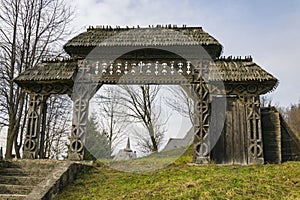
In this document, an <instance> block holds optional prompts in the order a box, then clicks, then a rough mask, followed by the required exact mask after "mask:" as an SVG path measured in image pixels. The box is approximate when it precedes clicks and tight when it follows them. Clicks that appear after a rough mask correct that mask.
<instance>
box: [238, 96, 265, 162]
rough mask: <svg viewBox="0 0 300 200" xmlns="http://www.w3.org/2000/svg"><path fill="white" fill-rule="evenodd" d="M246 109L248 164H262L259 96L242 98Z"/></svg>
mask: <svg viewBox="0 0 300 200" xmlns="http://www.w3.org/2000/svg"><path fill="white" fill-rule="evenodd" d="M243 99H244V102H245V103H246V107H247V135H248V164H263V163H264V157H263V142H262V128H261V114H260V100H259V96H249V97H243Z"/></svg>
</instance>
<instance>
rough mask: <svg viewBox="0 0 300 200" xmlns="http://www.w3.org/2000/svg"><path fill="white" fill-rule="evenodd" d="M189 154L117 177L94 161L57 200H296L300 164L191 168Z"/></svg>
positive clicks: (299, 192) (299, 195)
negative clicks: (89, 168) (144, 170)
mask: <svg viewBox="0 0 300 200" xmlns="http://www.w3.org/2000/svg"><path fill="white" fill-rule="evenodd" d="M190 155H191V154H190V152H187V153H186V154H184V155H182V156H181V157H180V158H179V159H178V160H177V161H176V162H173V163H172V164H171V165H168V166H167V167H165V168H163V169H161V170H156V171H152V172H146V173H126V172H120V171H117V170H115V169H112V168H110V167H108V166H107V165H104V164H102V163H101V162H96V164H95V166H94V168H93V169H91V170H89V171H86V172H85V173H83V174H81V175H80V177H79V178H78V179H77V180H76V181H75V182H74V183H72V184H70V185H69V186H68V187H67V188H66V189H65V190H64V192H63V193H62V194H59V195H58V196H57V197H56V199H81V200H84V199H113V200H114V199H159V200H160V199H300V162H286V163H284V164H282V165H251V166H236V165H233V166H220V165H214V164H211V165H189V164H188V163H189V162H191V156H190ZM171 157H172V156H171ZM161 159H167V158H166V157H163V158H158V157H157V156H156V157H155V156H154V155H153V156H150V157H148V158H145V159H140V160H141V161H143V162H148V165H151V163H153V162H162V163H164V161H159V160H161ZM119 164H121V162H120V163H119ZM126 166H127V167H128V165H126Z"/></svg>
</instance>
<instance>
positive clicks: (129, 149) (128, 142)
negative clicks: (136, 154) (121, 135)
mask: <svg viewBox="0 0 300 200" xmlns="http://www.w3.org/2000/svg"><path fill="white" fill-rule="evenodd" d="M124 150H125V151H129V152H131V151H132V150H131V148H130V139H129V137H128V139H127V144H126V147H125V149H124Z"/></svg>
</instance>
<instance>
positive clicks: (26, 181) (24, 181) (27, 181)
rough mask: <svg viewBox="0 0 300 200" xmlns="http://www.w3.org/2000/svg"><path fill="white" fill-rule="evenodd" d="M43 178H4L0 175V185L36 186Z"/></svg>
mask: <svg viewBox="0 0 300 200" xmlns="http://www.w3.org/2000/svg"><path fill="white" fill-rule="evenodd" d="M43 179H44V177H38V176H30V177H28V176H5V175H0V184H11V185H36V184H38V183H40V182H41V181H42V180H43Z"/></svg>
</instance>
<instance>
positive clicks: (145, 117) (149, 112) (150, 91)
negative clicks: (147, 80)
mask: <svg viewBox="0 0 300 200" xmlns="http://www.w3.org/2000/svg"><path fill="white" fill-rule="evenodd" d="M121 88H122V89H123V90H122V97H121V101H120V102H121V103H122V105H123V106H124V107H126V108H127V112H126V116H127V117H129V118H131V119H133V120H134V121H136V122H140V123H141V124H142V125H143V127H144V128H145V130H146V131H145V132H146V134H143V133H142V132H140V131H138V130H135V132H136V133H137V132H138V133H137V134H136V136H137V139H138V145H139V147H140V149H141V150H142V151H143V152H157V151H158V149H159V147H160V146H161V144H162V141H163V137H164V134H165V132H166V123H167V121H168V116H165V120H163V119H162V115H161V114H162V110H161V107H160V106H156V104H159V102H158V100H159V99H158V95H159V91H160V89H161V87H160V86H155V85H141V86H128V85H126V86H121Z"/></svg>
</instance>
